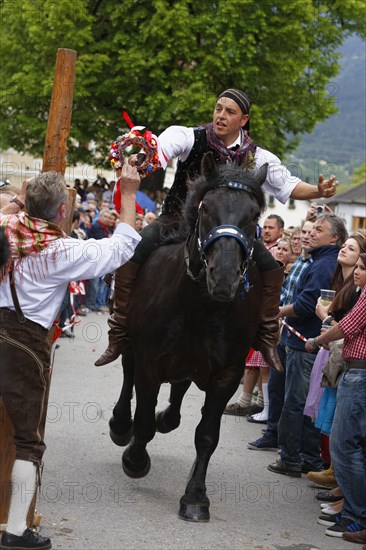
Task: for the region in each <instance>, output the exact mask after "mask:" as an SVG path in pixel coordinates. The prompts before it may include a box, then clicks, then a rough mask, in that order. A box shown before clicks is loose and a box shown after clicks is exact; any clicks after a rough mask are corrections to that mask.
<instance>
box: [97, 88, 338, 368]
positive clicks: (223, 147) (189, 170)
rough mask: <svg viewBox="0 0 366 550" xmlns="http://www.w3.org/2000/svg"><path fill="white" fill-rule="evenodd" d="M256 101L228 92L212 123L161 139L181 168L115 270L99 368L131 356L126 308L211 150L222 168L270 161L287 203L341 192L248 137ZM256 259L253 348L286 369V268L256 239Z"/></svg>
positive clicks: (166, 154)
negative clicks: (257, 309) (259, 288)
mask: <svg viewBox="0 0 366 550" xmlns="http://www.w3.org/2000/svg"><path fill="white" fill-rule="evenodd" d="M250 107H251V100H250V99H249V97H248V96H247V94H246V93H244V92H243V91H241V90H237V89H228V90H225V91H224V92H223V93H222V94H220V96H219V97H218V99H217V102H216V105H215V110H214V114H213V122H212V123H209V124H206V125H204V126H200V127H198V128H186V127H183V126H170V127H169V128H167V129H166V130H165V131H164V132H163V133H162V134H161V135H160V136H159V138H158V139H159V146H160V152H161V155H160V160H161V162H162V165H163V167H164V168H165V167H166V166H167V163H168V161H169V160H170V159H171V158H173V157H178V166H177V171H176V175H175V179H174V183H173V186H172V188H171V190H170V192H169V194H168V196H167V198H166V200H165V202H164V205H163V209H162V214H161V215H160V217H159V218H158V219H157V220H156V221H155V222H153V223H151V224H150V225H148V226H147V227H146V228H145V229H144V230H143V231H142V233H141V237H142V240H141V242H140V243H139V245H138V246H137V248H136V251H135V254H134V256H133V258H132V259H131V261H130V262H128V263H127V264H125V265H123V266H122V267H120V268H119V269H118V270H117V271H116V276H115V296H114V304H113V314H112V315H111V317H110V318H109V320H108V324H109V326H110V330H109V332H108V336H109V344H108V348H107V349H106V351H105V352H104V353H103V355H102V356H101V357H100V358H99V359H98V360H97V361H96V362H95V365H96V366H101V365H106V364H108V363H110V362H112V361H114V360H115V359H117V358H118V357H119V355H120V354H122V355H123V353H126V351H127V350H128V349H129V347H130V342H129V338H128V334H127V328H126V325H127V309H128V305H129V301H130V295H131V291H132V289H133V286H134V283H135V280H136V278H137V275H138V272H139V269H140V266H141V264H142V263H143V262H144V261H145V259H146V258H147V257H148V256H149V255H150V254H151V252H152V251H153V250H155V249H156V248H157V247H158V246H159V243H160V228H161V224H164V223H167V222H169V220H173V219H174V218H176V217H177V215H178V216H179V212H180V210H181V207H182V204H183V203H184V201H185V199H186V195H187V180H188V179H194V178H195V177H197V176H198V175H200V170H201V160H202V157H203V155H204V154H205V153H207V152H208V151H212V152H213V154H214V158H215V160H216V162H217V163H219V164H226V163H236V164H238V165H240V166H243V168H245V169H252V170H253V172H254V173H256V172H257V171H258V170H259V168H260V167H261V166H262V165H263V164H265V163H268V165H269V166H268V173H267V178H266V181H265V183H264V184H263V187H262V188H263V191H265V192H267V193H268V194H270V195H273V196H275V197H276V198H277V199H278V200H279V201H280V202H282V203H285V202H286V201H287V200H288V199H289V198H292V199H297V200H314V199H317V198H319V197H331V196H333V195H334V194H335V191H336V184H337V181H336V178H335V176H331V177H330V178H329V179H327V180H324V179H323V176H322V175H320V176H319V181H318V185H317V187H316V186H314V185H311V184H308V183H305V182H303V181H301V180H300V179H299V178H297V177H295V176H292V175H291V173H290V172H289V171H288V170H287V168H286V167H285V166H283V165H282V164H281V161H280V160H279V159H278V157H276V156H275V155H273V154H272V153H270V152H269V151H266V150H265V149H262V148H261V147H259V146H257V145H256V144H255V143H254V142H253V141H252V140H251V139H250V137H249V133H248V131H249V110H250ZM253 260H254V261H255V262H256V264H257V267H258V269H259V271H260V272H261V277H262V285H263V307H262V316H261V324H260V327H259V329H258V332H257V336H256V339H255V341H254V344H253V347H254V349H256V350H258V351H260V352H261V353H262V354H263V356H264V359H265V361H266V362H267V363H269V364H270V365H272V366H277V368H279V369H281V366H280V363H279V358H278V356H277V352H276V346H277V341H278V330H279V328H278V321H277V319H276V318H277V315H278V307H279V297H280V290H281V286H282V282H283V267H279V264H278V263H277V262H276V260H275V259H274V258H273V256H272V255H271V254H270V253H269V252H268V251H267V250H266V249H265V247H264V246H263V244H262V243H261V242H260V241H259V240H256V242H255V246H254V252H253Z"/></svg>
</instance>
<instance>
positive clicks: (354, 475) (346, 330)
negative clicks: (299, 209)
mask: <svg viewBox="0 0 366 550" xmlns="http://www.w3.org/2000/svg"><path fill="white" fill-rule="evenodd" d="M353 279H354V284H355V286H356V287H357V288H358V289H360V290H361V295H360V297H359V299H358V300H357V302H356V304H355V305H354V306H353V308H352V309H351V311H350V312H349V313H348V314H347V315H345V316H344V317H343V318H342V319H341V320H340V321H339V323H337V322H335V321H333V322H332V327H331V328H330V329H329V330H325V331H323V332H322V334H321V335H319V336H317V337H316V338H310V339H309V340H308V341H307V342H306V345H305V347H306V349H307V351H309V352H311V351H316V350H317V349H319V346H324V345H326V344H329V343H330V342H333V341H335V340H339V339H344V341H343V346H342V359H343V371H342V374H341V376H340V379H339V383H338V391H337V405H336V410H335V415H334V420H333V423H332V431H331V438H330V442H331V453H332V461H333V465H334V472H335V477H336V479H337V481H338V484H339V487H340V489H341V491H342V493H343V495H344V505H343V510H342V512H341V513H340V514H336V515H334V516H328V518H329V523H328V528H327V530H326V532H325V533H326V534H327V535H329V536H333V537H343V538H345V539H346V540H349V541H352V542H359V543H365V542H366V500H365V495H366V422H365V418H366V252H364V251H363V252H361V253H360V255H359V258H358V260H357V263H356V268H355V270H354V274H353Z"/></svg>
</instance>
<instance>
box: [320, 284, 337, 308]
mask: <svg viewBox="0 0 366 550" xmlns="http://www.w3.org/2000/svg"><path fill="white" fill-rule="evenodd" d="M334 296H335V290H327V289H326V288H322V289H320V303H321V304H322V305H323V306H325V307H327V306H329V304H331V303H332V302H333V298H334Z"/></svg>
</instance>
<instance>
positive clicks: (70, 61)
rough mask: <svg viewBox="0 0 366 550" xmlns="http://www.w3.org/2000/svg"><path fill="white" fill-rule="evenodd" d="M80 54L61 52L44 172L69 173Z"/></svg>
mask: <svg viewBox="0 0 366 550" xmlns="http://www.w3.org/2000/svg"><path fill="white" fill-rule="evenodd" d="M75 64H76V52H75V51H74V50H67V49H59V50H58V51H57V58H56V67H55V78H54V82H53V91H52V99H51V105H50V111H49V115H48V124H47V133H46V141H45V145H44V152H43V168H42V172H51V171H54V172H59V173H60V174H65V170H66V152H67V138H68V136H69V133H70V125H71V114H72V102H73V94H74V81H75Z"/></svg>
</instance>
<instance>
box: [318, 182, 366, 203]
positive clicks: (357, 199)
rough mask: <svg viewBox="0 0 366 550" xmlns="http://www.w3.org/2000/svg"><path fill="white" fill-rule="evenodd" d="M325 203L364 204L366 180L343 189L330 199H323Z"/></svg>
mask: <svg viewBox="0 0 366 550" xmlns="http://www.w3.org/2000/svg"><path fill="white" fill-rule="evenodd" d="M325 202H326V203H327V204H329V205H331V204H339V203H343V204H352V203H353V204H366V181H365V182H364V183H360V185H356V186H355V187H351V188H350V189H347V191H343V193H339V194H338V193H337V194H336V195H334V197H332V198H331V199H328V200H327V201H325Z"/></svg>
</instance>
